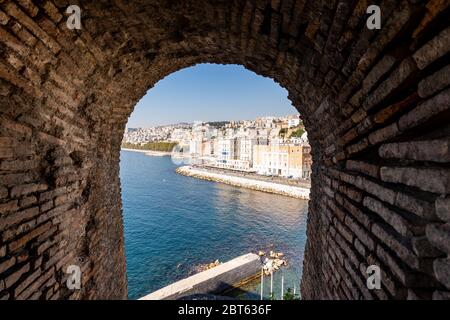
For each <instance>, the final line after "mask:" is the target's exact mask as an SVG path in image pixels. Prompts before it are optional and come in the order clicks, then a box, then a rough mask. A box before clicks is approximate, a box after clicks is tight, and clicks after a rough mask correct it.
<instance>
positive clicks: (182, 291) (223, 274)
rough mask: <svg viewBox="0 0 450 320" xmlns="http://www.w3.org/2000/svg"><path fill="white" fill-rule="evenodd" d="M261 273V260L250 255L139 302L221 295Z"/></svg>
mask: <svg viewBox="0 0 450 320" xmlns="http://www.w3.org/2000/svg"><path fill="white" fill-rule="evenodd" d="M260 271H261V258H260V257H259V256H258V255H256V254H254V253H248V254H245V255H242V256H240V257H237V258H235V259H233V260H230V261H228V262H225V263H223V264H220V265H218V266H217V267H214V268H212V269H209V270H206V271H203V272H199V273H197V274H195V275H193V276H190V277H188V278H185V279H183V280H180V281H177V282H174V283H172V284H170V285H168V286H166V287H164V288H161V289H159V290H157V291H155V292H152V293H150V294H148V295H146V296H144V297H142V298H140V299H139V300H175V299H179V298H181V297H184V296H189V295H194V294H208V293H213V294H214V293H218V294H220V293H221V292H223V291H225V290H227V289H229V288H231V287H233V286H235V285H237V284H239V283H240V282H242V281H243V280H245V279H248V278H250V277H253V276H255V275H257V274H258V273H259V272H260Z"/></svg>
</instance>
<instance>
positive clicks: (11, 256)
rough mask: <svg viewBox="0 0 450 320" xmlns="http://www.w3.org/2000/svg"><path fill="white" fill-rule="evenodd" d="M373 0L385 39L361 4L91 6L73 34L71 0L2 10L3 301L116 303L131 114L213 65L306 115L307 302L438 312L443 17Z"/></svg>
mask: <svg viewBox="0 0 450 320" xmlns="http://www.w3.org/2000/svg"><path fill="white" fill-rule="evenodd" d="M375 2H377V3H378V4H379V6H380V8H381V12H382V28H381V29H380V30H369V29H368V28H367V27H366V24H365V22H366V19H367V16H366V14H365V10H366V7H367V3H366V1H356V0H355V1H328V2H326V3H325V2H320V1H304V0H297V1H287V0H280V1H263V0H261V1H256V0H255V1H232V2H230V1H219V2H217V1H214V2H212V1H211V2H210V1H206V0H205V1H195V2H194V1H162V2H154V1H133V2H132V3H131V2H126V1H116V2H114V3H110V2H103V1H95V2H89V3H84V2H83V3H81V4H80V7H81V9H82V12H83V13H82V17H83V18H82V24H83V28H82V29H81V30H69V29H67V27H66V21H65V20H66V16H65V13H64V12H65V9H66V7H67V6H68V4H67V3H65V1H46V2H38V1H11V0H7V1H3V2H2V3H0V34H1V38H0V39H1V40H0V43H1V44H2V46H1V47H0V101H1V106H2V108H1V110H0V113H1V114H0V123H1V127H0V141H1V146H0V170H1V172H0V174H1V178H0V214H1V216H0V230H1V235H2V236H1V240H0V241H1V242H0V298H6V299H26V298H36V299H50V298H73V299H77V298H78V299H80V298H85V299H87V298H91V299H95V298H125V297H126V278H125V260H124V252H123V231H122V218H121V202H120V185H119V179H118V161H119V158H118V156H119V149H120V142H121V137H122V133H123V130H124V127H125V124H126V120H127V117H128V115H129V114H130V113H131V111H132V109H133V106H134V105H135V103H136V101H137V100H138V99H139V98H140V97H141V96H142V95H143V94H144V93H145V92H146V91H147V89H148V88H149V87H151V86H152V85H153V84H154V83H156V81H158V80H159V79H161V78H163V77H164V76H166V75H167V74H170V73H171V72H173V71H175V70H179V69H181V68H183V67H187V66H190V65H193V64H195V63H200V62H215V63H234V64H241V65H244V66H245V67H246V68H248V69H249V70H252V71H254V72H256V73H258V74H260V75H263V76H267V77H271V78H273V79H274V80H275V81H277V82H279V83H280V84H281V85H282V86H283V87H285V88H286V89H287V90H288V92H289V98H290V100H291V101H292V102H293V104H294V106H296V107H297V108H298V109H299V111H300V113H301V114H302V115H303V116H304V123H305V125H306V129H307V130H308V132H309V139H310V143H311V145H312V146H313V153H312V154H313V161H314V166H313V179H312V180H313V185H312V200H311V201H310V213H309V221H308V226H309V227H308V243H307V251H306V258H305V265H304V277H303V281H302V295H303V297H304V298H307V299H325V298H335V299H357V298H366V299H371V298H374V299H376V298H380V299H388V298H397V299H405V298H411V299H416V298H426V299H431V298H435V299H439V298H444V299H448V298H449V288H450V283H449V282H448V281H449V279H450V277H449V276H448V275H449V272H450V271H449V270H450V262H449V257H448V256H449V252H450V250H449V243H450V241H449V234H450V233H449V215H448V212H449V211H450V210H449V206H450V204H449V198H448V195H449V193H450V189H449V188H450V182H449V168H448V163H449V162H450V159H449V156H448V155H449V152H448V150H449V140H448V136H449V127H448V119H449V112H450V111H449V110H450V109H449V108H450V107H449V97H450V93H449V88H448V86H449V83H448V78H449V77H448V73H449V69H448V55H449V47H450V44H449V27H448V19H447V17H448V13H449V8H448V4H447V3H445V2H439V1H432V0H430V1H425V2H419V3H416V2H411V1H406V0H405V1H375ZM318 252H320V254H317V253H318ZM71 264H74V265H79V266H80V267H81V271H82V274H83V277H82V289H81V290H69V289H67V288H66V286H65V285H64V280H65V279H66V278H67V275H66V274H65V272H64V271H65V268H66V266H67V265H71ZM373 264H375V265H378V266H380V269H381V271H382V279H383V280H382V287H381V289H380V290H375V291H370V290H368V289H367V287H366V285H365V278H366V274H365V269H366V267H367V266H368V265H373Z"/></svg>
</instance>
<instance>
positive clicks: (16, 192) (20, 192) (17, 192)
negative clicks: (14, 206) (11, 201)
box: [11, 183, 48, 198]
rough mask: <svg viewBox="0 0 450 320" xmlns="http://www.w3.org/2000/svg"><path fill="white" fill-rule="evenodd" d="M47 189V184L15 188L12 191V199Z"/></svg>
mask: <svg viewBox="0 0 450 320" xmlns="http://www.w3.org/2000/svg"><path fill="white" fill-rule="evenodd" d="M47 188H48V186H47V185H46V184H38V183H30V184H23V185H18V186H14V187H13V188H12V189H11V197H13V198H15V197H20V196H24V195H28V194H30V193H34V192H37V191H44V190H47Z"/></svg>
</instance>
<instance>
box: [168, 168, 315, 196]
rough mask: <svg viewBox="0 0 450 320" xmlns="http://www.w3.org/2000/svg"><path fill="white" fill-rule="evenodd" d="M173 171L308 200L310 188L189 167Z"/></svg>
mask: <svg viewBox="0 0 450 320" xmlns="http://www.w3.org/2000/svg"><path fill="white" fill-rule="evenodd" d="M175 171H176V172H177V173H178V174H181V175H184V176H187V177H192V178H197V179H203V180H209V181H214V182H220V183H225V184H228V185H232V186H236V187H243V188H247V189H253V190H257V191H263V192H268V193H274V194H279V195H283V196H288V197H293V198H297V199H302V200H309V192H310V188H307V187H300V186H294V185H289V184H282V183H276V182H269V181H262V180H257V179H251V178H248V177H239V176H233V175H227V174H224V173H215V172H211V171H208V170H205V169H196V168H193V167H191V166H182V167H179V168H177V169H176V170H175Z"/></svg>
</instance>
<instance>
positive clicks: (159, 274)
mask: <svg viewBox="0 0 450 320" xmlns="http://www.w3.org/2000/svg"><path fill="white" fill-rule="evenodd" d="M175 168H176V167H175V165H174V164H173V163H172V162H171V161H170V159H169V158H167V157H149V156H146V155H144V154H141V153H134V152H126V151H123V152H122V153H121V182H122V196H123V208H124V224H125V246H126V257H127V274H128V287H129V298H131V299H134V298H138V297H140V296H143V295H145V294H148V293H150V292H152V291H154V290H157V289H159V288H161V287H163V286H166V285H168V284H170V283H172V282H173V281H175V280H179V279H182V278H184V277H186V276H187V275H189V274H190V273H191V272H192V269H193V266H195V265H198V264H200V263H207V262H212V261H214V260H216V259H219V260H220V261H222V262H224V261H227V260H230V259H232V258H235V257H237V256H239V255H242V254H245V253H248V252H256V251H258V250H270V249H274V250H276V251H282V252H284V253H285V254H286V258H287V260H288V261H289V266H288V268H285V269H284V274H285V279H286V284H285V287H286V288H287V287H291V288H292V287H293V285H294V283H296V284H297V288H298V284H299V282H300V276H301V269H302V265H301V264H302V260H303V250H304V244H305V241H306V215H307V201H303V200H298V199H294V198H289V197H284V196H281V195H273V194H268V193H263V192H259V191H253V190H249V189H244V188H236V187H233V186H229V185H225V184H220V183H214V182H209V181H204V180H198V179H194V178H190V177H185V176H181V175H178V174H176V173H175ZM277 276H278V275H276V277H277ZM280 276H281V273H280ZM257 286H258V284H257V283H253V284H251V285H249V286H247V287H246V288H245V289H246V290H250V291H251V292H253V293H254V294H253V295H252V294H248V293H245V294H244V296H243V297H245V298H256V296H257V295H256V293H257V292H259V289H258V288H257ZM278 286H279V284H278V282H277V281H275V290H277V289H278ZM266 292H267V290H266ZM278 296H279V294H278Z"/></svg>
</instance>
